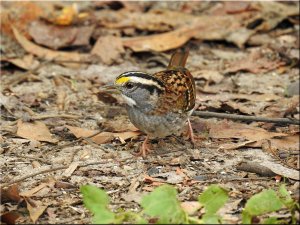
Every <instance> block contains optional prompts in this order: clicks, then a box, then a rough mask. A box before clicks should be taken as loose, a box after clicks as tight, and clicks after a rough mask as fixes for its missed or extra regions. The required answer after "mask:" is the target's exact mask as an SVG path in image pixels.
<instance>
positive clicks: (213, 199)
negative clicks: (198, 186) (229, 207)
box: [198, 184, 228, 214]
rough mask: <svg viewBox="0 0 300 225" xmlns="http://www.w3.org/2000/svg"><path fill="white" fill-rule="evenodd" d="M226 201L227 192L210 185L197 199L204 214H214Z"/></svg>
mask: <svg viewBox="0 0 300 225" xmlns="http://www.w3.org/2000/svg"><path fill="white" fill-rule="evenodd" d="M227 200H228V194H227V191H226V190H225V189H224V188H221V187H219V186H218V185H216V184H213V185H210V186H209V187H208V189H207V190H205V191H204V192H203V193H202V194H201V195H200V196H199V198H198V201H199V202H200V203H201V204H202V205H203V206H204V208H205V213H206V214H215V213H216V212H217V211H218V210H219V209H220V208H221V207H222V206H223V205H224V204H225V203H226V202H227Z"/></svg>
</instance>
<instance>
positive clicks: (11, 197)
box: [1, 184, 22, 203]
mask: <svg viewBox="0 0 300 225" xmlns="http://www.w3.org/2000/svg"><path fill="white" fill-rule="evenodd" d="M21 200H22V197H21V196H20V193H19V185H17V184H13V185H11V186H9V187H8V188H6V189H4V188H1V203H5V202H7V201H13V202H20V201H21Z"/></svg>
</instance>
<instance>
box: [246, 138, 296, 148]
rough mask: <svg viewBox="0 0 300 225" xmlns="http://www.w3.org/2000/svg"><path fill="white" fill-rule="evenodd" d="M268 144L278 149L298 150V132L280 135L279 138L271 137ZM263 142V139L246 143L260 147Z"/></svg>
mask: <svg viewBox="0 0 300 225" xmlns="http://www.w3.org/2000/svg"><path fill="white" fill-rule="evenodd" d="M269 141H270V145H271V146H272V147H274V148H275V149H280V150H296V151H297V150H299V145H300V143H299V142H300V136H299V135H298V134H296V135H290V136H286V137H280V138H271V139H269ZM262 144H263V140H261V141H258V142H255V143H252V144H247V146H249V147H254V148H255V147H260V146H262Z"/></svg>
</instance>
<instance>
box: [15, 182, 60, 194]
mask: <svg viewBox="0 0 300 225" xmlns="http://www.w3.org/2000/svg"><path fill="white" fill-rule="evenodd" d="M54 184H55V180H54V179H49V180H48V182H45V183H41V184H40V185H38V186H36V187H34V188H32V189H30V190H26V191H22V192H21V193H20V196H22V197H31V196H33V195H35V194H36V193H37V192H39V191H40V190H42V189H44V188H45V187H53V186H54Z"/></svg>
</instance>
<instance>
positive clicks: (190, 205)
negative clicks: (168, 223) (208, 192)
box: [180, 201, 201, 215]
mask: <svg viewBox="0 0 300 225" xmlns="http://www.w3.org/2000/svg"><path fill="white" fill-rule="evenodd" d="M180 206H181V207H182V209H183V210H184V211H185V212H186V213H187V214H188V215H193V214H194V213H195V212H197V211H198V210H199V209H200V208H201V204H200V203H199V202H196V201H193V202H182V203H180Z"/></svg>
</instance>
